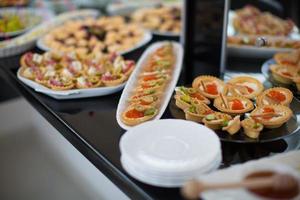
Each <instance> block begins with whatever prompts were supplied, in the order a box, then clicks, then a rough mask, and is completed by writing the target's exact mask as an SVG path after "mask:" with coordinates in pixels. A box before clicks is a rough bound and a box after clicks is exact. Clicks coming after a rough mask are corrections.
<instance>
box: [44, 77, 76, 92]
mask: <svg viewBox="0 0 300 200" xmlns="http://www.w3.org/2000/svg"><path fill="white" fill-rule="evenodd" d="M47 86H48V87H49V88H51V89H53V90H69V89H72V88H73V87H74V86H75V84H74V83H73V81H72V80H71V79H68V78H65V77H61V76H55V77H52V78H50V79H49V80H48V82H47Z"/></svg>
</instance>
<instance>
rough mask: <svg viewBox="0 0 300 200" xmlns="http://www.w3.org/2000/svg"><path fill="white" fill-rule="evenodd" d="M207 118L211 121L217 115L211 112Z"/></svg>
mask: <svg viewBox="0 0 300 200" xmlns="http://www.w3.org/2000/svg"><path fill="white" fill-rule="evenodd" d="M205 119H206V120H208V121H211V120H215V119H216V116H215V115H214V114H209V115H207V116H206V117H205Z"/></svg>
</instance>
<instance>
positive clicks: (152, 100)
mask: <svg viewBox="0 0 300 200" xmlns="http://www.w3.org/2000/svg"><path fill="white" fill-rule="evenodd" d="M129 103H130V104H138V105H142V106H156V105H157V104H158V103H159V97H158V95H146V96H143V97H140V98H138V99H135V100H130V101H129Z"/></svg>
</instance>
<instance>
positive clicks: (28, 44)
mask: <svg viewBox="0 0 300 200" xmlns="http://www.w3.org/2000/svg"><path fill="white" fill-rule="evenodd" d="M99 14H100V13H99V11H97V10H93V9H82V10H75V11H70V12H66V13H62V14H60V15H58V16H56V17H54V18H53V19H51V20H50V21H45V22H44V23H42V24H40V25H38V26H36V27H34V28H32V29H31V30H30V31H28V32H26V33H24V34H22V35H20V36H17V37H15V38H13V39H11V40H9V41H1V42H0V58H2V57H8V56H12V55H16V54H20V53H22V52H25V51H26V50H28V49H30V48H32V47H34V45H35V42H36V40H37V39H38V38H39V37H41V36H42V35H44V34H45V33H47V32H48V31H49V30H51V28H54V27H55V26H57V25H59V24H61V23H63V22H65V21H67V20H70V19H80V18H85V17H96V16H98V15H99Z"/></svg>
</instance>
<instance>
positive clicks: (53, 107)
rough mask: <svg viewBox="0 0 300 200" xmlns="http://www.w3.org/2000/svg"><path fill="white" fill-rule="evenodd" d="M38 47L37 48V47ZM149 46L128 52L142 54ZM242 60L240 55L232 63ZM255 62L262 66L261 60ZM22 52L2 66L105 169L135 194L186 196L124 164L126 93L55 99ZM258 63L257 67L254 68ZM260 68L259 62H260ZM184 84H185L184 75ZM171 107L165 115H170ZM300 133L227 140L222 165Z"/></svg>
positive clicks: (276, 147) (295, 142) (277, 147)
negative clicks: (27, 68) (27, 71)
mask: <svg viewBox="0 0 300 200" xmlns="http://www.w3.org/2000/svg"><path fill="white" fill-rule="evenodd" d="M33 51H36V50H33ZM142 51H143V49H140V50H139V51H136V52H135V53H131V54H129V55H127V57H128V58H132V59H137V58H138V57H139V55H140V54H141V53H142ZM232 64H233V65H238V61H235V62H233V63H232ZM255 66H260V65H258V64H257V63H256V65H255ZM18 67H19V56H14V57H11V58H6V59H1V60H0V72H1V74H2V75H3V77H4V78H5V80H6V81H7V82H8V83H10V84H11V85H12V86H13V87H14V88H15V89H17V91H18V92H19V93H20V94H21V95H23V96H24V97H25V98H26V99H27V100H28V101H29V102H30V103H31V104H32V106H33V107H34V108H35V109H36V110H37V111H39V112H40V113H41V114H42V115H43V116H44V117H45V118H46V119H47V120H48V121H49V122H50V123H51V124H52V125H53V126H54V127H55V128H56V129H58V131H59V132H60V133H61V134H62V135H63V136H64V137H65V138H66V139H67V140H68V141H69V142H70V143H71V144H72V145H74V146H75V147H76V148H77V149H78V150H79V151H80V152H81V153H82V154H83V155H84V156H85V157H86V158H87V159H89V160H90V161H91V162H92V163H93V164H94V165H95V166H96V167H97V168H98V169H99V170H100V171H101V172H102V173H104V174H105V175H106V176H107V177H108V178H109V179H110V180H111V181H112V182H113V183H114V184H116V186H118V187H119V188H120V189H121V190H122V191H124V192H125V193H126V194H127V195H128V196H129V197H130V198H132V199H172V200H176V199H182V197H181V196H180V194H179V189H177V188H175V189H164V188H158V187H153V186H149V185H146V184H143V183H140V182H139V181H136V180H134V179H133V178H131V177H130V176H128V175H127V173H126V172H125V171H124V170H123V169H122V167H121V164H120V151H119V139H120V137H121V135H122V134H123V133H124V130H122V129H121V128H120V127H119V126H118V124H117V122H116V119H115V113H116V108H117V103H118V99H119V97H120V93H117V94H113V95H110V96H104V97H95V98H87V99H78V100H62V101H59V100H55V99H52V98H51V97H47V96H45V95H43V94H39V93H36V92H34V91H33V90H32V89H30V88H28V87H27V86H25V85H24V84H22V83H21V82H20V81H19V80H18V79H17V77H16V71H17V69H18ZM253 69H255V70H256V68H252V70H253ZM257 69H258V70H259V69H260V68H259V67H258V68H257ZM178 84H179V85H182V84H184V81H183V79H182V78H181V80H180V82H179V83H178ZM170 117H171V114H170V111H169V109H167V110H166V112H165V114H164V116H163V118H170ZM299 141H300V136H299V134H294V135H293V136H292V137H289V138H287V139H284V140H283V139H282V140H278V141H276V142H269V143H264V144H232V143H226V142H223V143H222V149H223V162H222V165H221V167H228V166H230V165H232V164H236V163H242V162H245V161H248V160H251V159H257V158H260V157H264V156H268V155H272V154H274V153H280V152H284V151H288V150H291V149H295V148H297V147H298V146H299Z"/></svg>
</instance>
